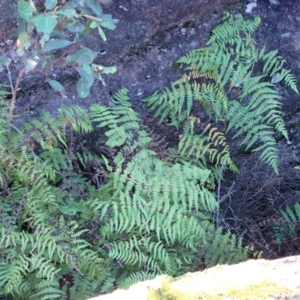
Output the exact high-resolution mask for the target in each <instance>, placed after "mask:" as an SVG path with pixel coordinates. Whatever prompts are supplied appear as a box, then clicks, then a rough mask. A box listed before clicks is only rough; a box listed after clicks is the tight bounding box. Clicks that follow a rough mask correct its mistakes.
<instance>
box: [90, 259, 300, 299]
mask: <svg viewBox="0 0 300 300" xmlns="http://www.w3.org/2000/svg"><path fill="white" fill-rule="evenodd" d="M119 299H131V300H159V299H172V300H185V299H189V300H193V299H195V300H196V299H205V300H210V299H211V300H216V299H217V300H222V299H227V300H233V299H245V300H249V299H253V300H254V299H268V300H271V299H294V300H295V299H300V256H291V257H287V258H282V259H277V260H272V261H267V260H263V259H261V260H249V261H247V262H243V263H239V264H237V265H232V266H228V265H218V266H216V267H213V268H210V269H207V270H205V271H203V272H196V273H188V274H186V275H184V276H182V277H180V278H178V279H172V278H170V277H168V276H159V277H157V278H155V279H153V280H149V281H145V282H141V283H138V284H136V285H133V286H132V287H130V288H129V289H128V290H117V291H115V292H114V293H112V294H108V295H104V296H99V297H96V298H91V299H89V300H119Z"/></svg>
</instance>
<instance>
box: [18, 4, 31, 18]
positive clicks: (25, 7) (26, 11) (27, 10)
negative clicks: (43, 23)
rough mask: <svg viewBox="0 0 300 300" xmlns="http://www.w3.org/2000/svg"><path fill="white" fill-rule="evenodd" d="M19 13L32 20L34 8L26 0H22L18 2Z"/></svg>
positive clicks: (22, 16)
mask: <svg viewBox="0 0 300 300" xmlns="http://www.w3.org/2000/svg"><path fill="white" fill-rule="evenodd" d="M18 14H19V16H20V17H21V18H22V19H24V20H27V21H28V20H30V18H31V17H32V8H31V6H30V4H29V3H28V2H26V1H23V0H20V1H19V2H18Z"/></svg>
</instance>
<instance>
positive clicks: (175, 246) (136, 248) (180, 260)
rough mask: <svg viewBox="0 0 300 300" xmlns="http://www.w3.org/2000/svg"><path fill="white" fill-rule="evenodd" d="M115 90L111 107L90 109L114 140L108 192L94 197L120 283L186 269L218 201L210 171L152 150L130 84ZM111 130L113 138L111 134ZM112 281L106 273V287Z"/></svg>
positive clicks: (103, 242)
mask: <svg viewBox="0 0 300 300" xmlns="http://www.w3.org/2000/svg"><path fill="white" fill-rule="evenodd" d="M117 97H121V99H122V101H120V99H117V101H115V104H116V105H117V106H114V107H113V108H112V109H109V108H104V107H102V106H100V105H93V106H92V107H91V116H92V120H94V121H95V122H96V123H98V124H99V126H100V127H101V128H107V129H106V131H105V134H106V136H107V141H106V145H107V146H111V147H115V146H118V152H117V153H116V157H115V158H114V159H113V169H114V171H113V172H112V173H111V175H110V177H109V178H108V182H107V183H106V184H105V185H103V186H102V187H101V188H100V190H101V192H102V195H105V197H103V200H102V201H101V202H99V204H98V205H97V209H99V210H100V211H101V217H100V222H101V224H102V226H101V228H100V236H101V238H100V240H99V241H98V245H99V246H100V245H107V246H106V247H105V249H106V251H105V252H107V254H106V255H107V258H108V259H109V260H112V261H115V263H116V264H117V265H119V266H120V268H122V275H120V277H119V278H118V279H117V284H118V285H119V286H120V287H124V286H127V285H128V284H131V283H133V282H135V280H142V279H147V278H152V277H153V276H154V274H162V273H167V274H169V275H175V274H176V275H179V274H181V273H183V272H184V271H187V270H189V269H190V268H191V267H192V266H193V264H194V263H195V256H196V254H197V253H199V250H200V249H201V247H202V246H203V245H204V244H205V241H206V238H207V232H206V227H205V226H203V224H202V221H204V220H209V219H210V218H211V213H212V212H214V211H215V210H216V209H217V207H218V206H217V203H216V201H215V198H214V194H213V192H212V191H211V190H210V189H209V188H208V187H209V186H212V185H213V182H212V180H213V178H212V176H211V172H210V171H209V170H207V169H205V168H204V167H203V168H200V167H199V166H196V165H192V164H191V163H189V162H187V161H181V162H178V163H172V164H170V163H169V162H168V161H163V160H161V159H159V158H158V157H157V154H156V153H155V151H153V150H151V147H153V145H154V144H155V143H154V141H152V139H151V138H150V137H149V135H148V133H147V131H145V130H144V128H143V125H142V122H141V119H140V118H139V117H138V115H137V114H136V112H134V110H133V109H130V104H129V103H128V101H129V98H128V97H127V92H126V91H125V90H122V91H121V92H120V93H119V94H118V96H117ZM120 105H121V107H119V106H120ZM124 116H126V118H124ZM126 122H127V123H128V124H127V123H126ZM120 127H123V131H122V133H121V131H120V130H119V128H120ZM209 134H210V135H214V137H212V139H214V142H215V144H216V145H219V144H222V142H221V140H222V138H221V137H218V136H217V135H215V133H214V132H210V133H209ZM116 135H117V136H118V141H119V142H118V143H117V144H116V143H115V142H114V141H115V139H113V140H112V137H115V136H116ZM112 141H113V142H112ZM121 141H122V143H121ZM136 141H138V142H136ZM212 156H213V153H212ZM212 159H214V158H212ZM233 244H234V241H233V242H232V245H233ZM224 251H225V252H226V250H224ZM239 258H240V259H242V255H241V256H240V257H239ZM243 258H245V255H244V256H243ZM236 260H238V258H236ZM208 261H209V260H208ZM123 277H126V278H127V279H126V280H125V281H124V279H123V280H122V278H123ZM111 284H112V283H111V282H109V281H108V282H107V284H106V285H107V286H108V287H105V290H106V289H109V286H111Z"/></svg>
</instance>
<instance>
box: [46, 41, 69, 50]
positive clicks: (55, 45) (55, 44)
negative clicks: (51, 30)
mask: <svg viewBox="0 0 300 300" xmlns="http://www.w3.org/2000/svg"><path fill="white" fill-rule="evenodd" d="M70 45H72V42H70V41H68V40H52V41H49V42H47V43H46V44H45V46H44V48H43V50H44V51H50V50H56V49H61V48H65V47H68V46H70Z"/></svg>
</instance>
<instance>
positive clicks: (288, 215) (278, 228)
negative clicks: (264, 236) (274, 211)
mask: <svg viewBox="0 0 300 300" xmlns="http://www.w3.org/2000/svg"><path fill="white" fill-rule="evenodd" d="M280 213H281V216H282V220H279V221H280V222H278V224H275V225H274V226H273V231H274V238H275V241H276V243H277V244H278V245H279V246H280V245H281V244H282V242H283V240H284V239H293V238H296V237H297V235H298V228H299V226H298V224H299V222H300V204H299V203H296V204H295V206H294V210H292V209H291V208H290V207H288V206H287V207H286V209H285V210H280Z"/></svg>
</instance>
